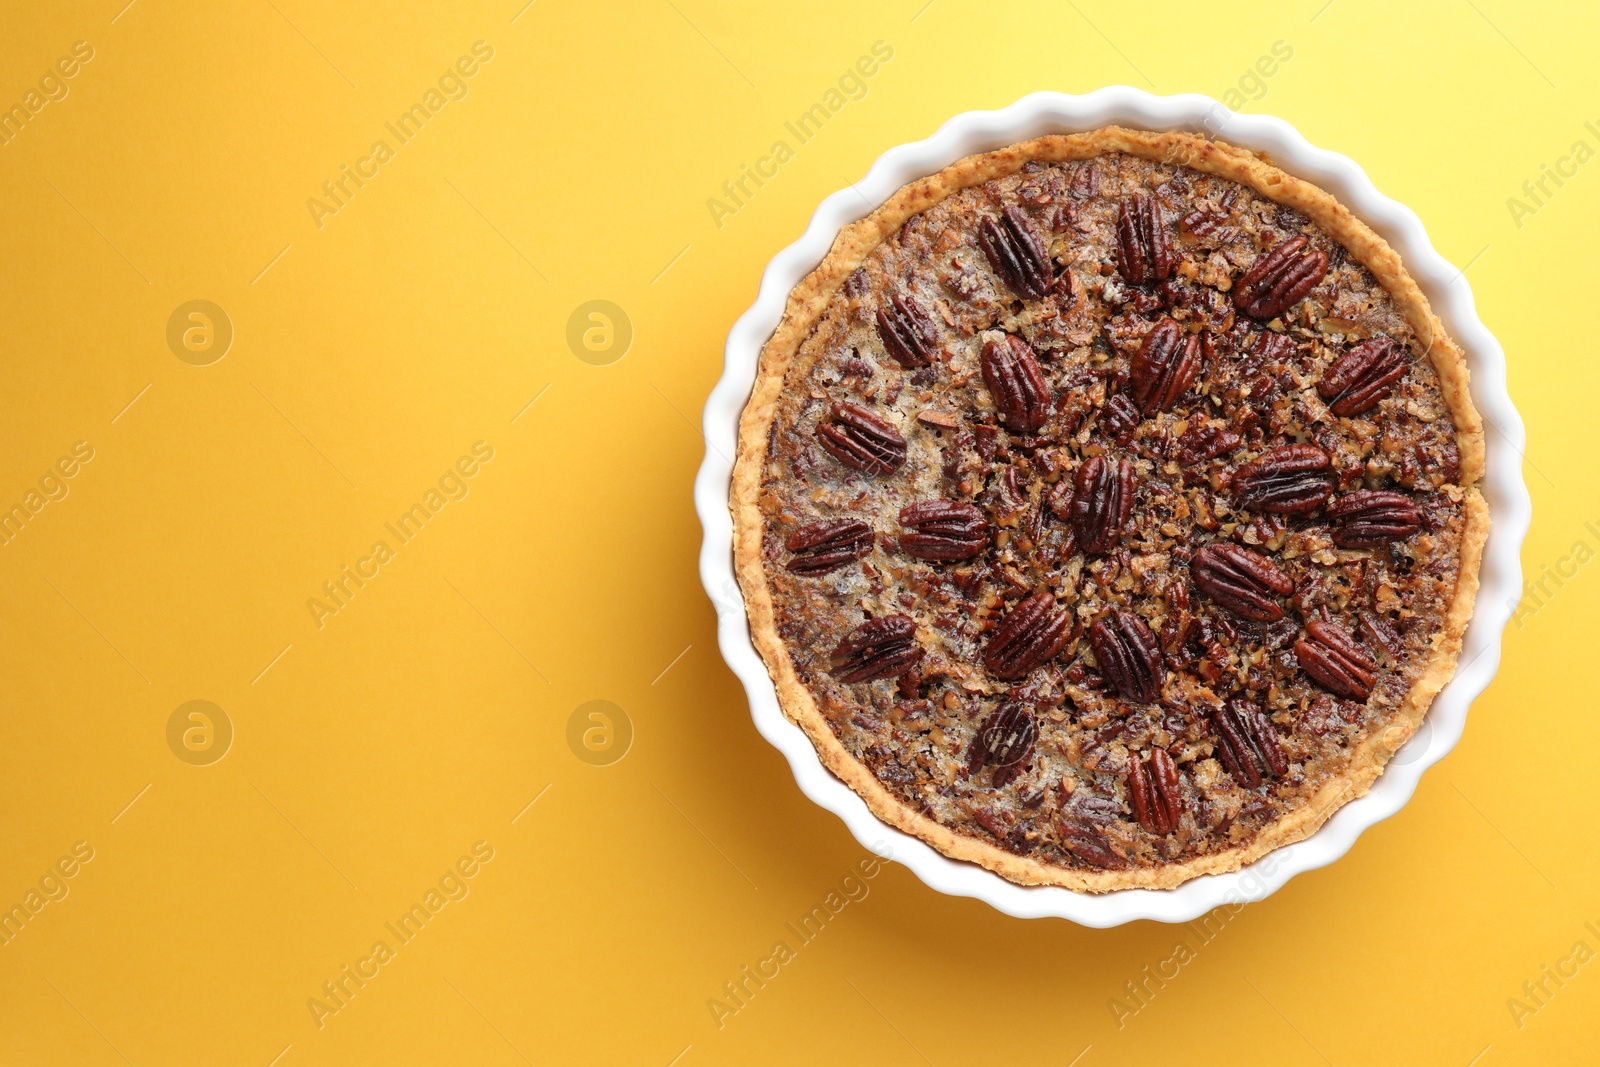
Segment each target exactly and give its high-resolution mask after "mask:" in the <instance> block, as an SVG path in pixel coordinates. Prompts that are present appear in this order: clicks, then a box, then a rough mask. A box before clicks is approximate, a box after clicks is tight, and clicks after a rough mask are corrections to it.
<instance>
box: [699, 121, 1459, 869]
mask: <svg viewBox="0 0 1600 1067" xmlns="http://www.w3.org/2000/svg"><path fill="white" fill-rule="evenodd" d="M1111 153H1121V154H1125V155H1127V156H1131V157H1137V158H1139V159H1144V160H1151V161H1155V162H1159V163H1164V164H1172V165H1177V166H1181V167H1185V168H1188V169H1190V170H1192V171H1197V172H1200V173H1201V174H1206V175H1212V176H1215V177H1217V178H1222V179H1226V180H1228V181H1231V182H1235V183H1238V184H1240V185H1242V186H1245V187H1247V188H1248V189H1250V190H1253V191H1254V192H1255V193H1257V194H1259V195H1260V196H1262V197H1265V198H1267V199H1269V200H1271V201H1274V202H1276V203H1277V204H1280V205H1283V206H1285V207H1287V208H1291V209H1293V210H1294V211H1297V212H1299V213H1300V214H1301V215H1303V216H1305V218H1306V219H1309V220H1310V222H1311V223H1313V224H1315V226H1317V227H1319V228H1320V229H1321V231H1322V232H1323V233H1325V234H1326V235H1327V236H1328V237H1330V238H1331V239H1332V240H1333V241H1335V242H1337V243H1338V244H1339V245H1342V246H1343V247H1344V249H1345V250H1346V252H1347V254H1348V257H1349V259H1350V261H1352V262H1354V263H1356V264H1359V265H1361V266H1362V267H1364V268H1366V270H1367V271H1368V272H1370V274H1371V276H1372V277H1373V278H1375V279H1376V281H1377V282H1378V283H1379V285H1381V286H1382V288H1383V289H1384V290H1386V291H1387V293H1388V295H1389V297H1390V299H1391V300H1392V302H1393V305H1394V307H1395V309H1396V310H1397V311H1398V312H1399V314H1400V315H1402V316H1403V317H1404V319H1405V321H1406V323H1408V324H1409V325H1410V327H1411V328H1412V330H1413V331H1414V332H1415V336H1416V338H1417V339H1418V343H1419V344H1421V345H1423V346H1424V347H1425V351H1426V354H1427V356H1428V358H1429V360H1430V362H1431V364H1432V367H1433V370H1434V372H1435V375H1436V377H1437V382H1438V389H1439V394H1440V396H1441V397H1442V399H1443V401H1444V403H1445V404H1446V405H1447V407H1448V410H1449V413H1450V416H1451V419H1452V421H1453V423H1454V427H1455V439H1456V445H1457V449H1458V453H1459V474H1458V476H1457V477H1456V478H1455V479H1454V484H1455V485H1457V486H1459V487H1460V490H1461V493H1460V500H1459V503H1460V506H1461V515H1462V519H1461V523H1460V539H1459V543H1458V544H1457V546H1456V551H1457V553H1458V567H1457V570H1456V575H1457V577H1456V586H1455V592H1454V596H1453V598H1452V599H1450V600H1449V601H1448V603H1447V605H1445V607H1444V609H1443V610H1442V612H1441V614H1440V618H1439V621H1438V626H1437V629H1436V630H1435V631H1434V632H1433V637H1432V651H1431V654H1430V655H1429V656H1428V657H1427V658H1426V661H1425V663H1423V665H1422V669H1421V670H1420V672H1419V673H1418V674H1417V675H1416V677H1415V678H1414V680H1413V681H1412V683H1411V685H1410V688H1409V690H1408V691H1406V692H1405V694H1404V696H1403V699H1402V700H1401V701H1400V703H1399V706H1398V708H1397V709H1395V711H1394V712H1393V713H1392V715H1391V716H1390V717H1389V718H1388V719H1387V722H1386V726H1385V728H1383V729H1380V730H1373V731H1371V732H1368V733H1366V734H1365V736H1361V737H1359V738H1358V740H1357V741H1356V743H1354V744H1352V745H1351V747H1350V748H1349V749H1348V761H1347V763H1346V764H1345V766H1344V769H1343V773H1342V774H1339V775H1337V776H1335V777H1331V778H1328V779H1327V780H1325V781H1323V782H1322V783H1321V784H1320V786H1319V787H1318V788H1317V789H1316V790H1315V792H1314V793H1312V794H1311V795H1310V796H1308V797H1306V798H1304V801H1303V802H1302V803H1300V804H1299V805H1298V806H1297V807H1294V808H1293V809H1292V810H1288V811H1286V812H1283V813H1281V814H1280V815H1279V816H1278V817H1277V818H1276V819H1275V820H1274V821H1271V822H1269V823H1266V824H1265V825H1263V826H1262V827H1261V828H1260V829H1259V830H1257V831H1256V832H1254V833H1253V834H1252V835H1250V836H1249V837H1248V839H1247V840H1245V841H1243V842H1241V843H1240V844H1238V845H1237V846H1234V847H1228V848H1223V849H1220V850H1216V851H1209V852H1205V853H1203V854H1199V855H1193V856H1187V857H1180V858H1177V859H1174V860H1173V861H1171V862H1162V863H1157V864H1154V865H1144V866H1137V865H1135V866H1126V867H1123V868H1122V869H1100V868H1096V867H1090V866H1083V867H1080V866H1067V865H1062V864H1060V863H1053V862H1043V861H1041V860H1040V859H1037V858H1034V857H1033V856H1030V855H1022V854H1018V853H1017V852H1016V851H1013V850H1008V849H1006V848H1002V847H1000V846H999V845H998V844H996V843H994V842H992V841H990V840H987V839H985V838H984V837H982V836H980V835H977V834H974V833H968V832H963V831H962V830H960V829H956V828H952V827H951V826H949V825H945V824H944V823H943V822H940V821H937V820H936V819H934V818H931V817H930V816H929V815H927V814H925V813H924V811H923V810H919V809H918V808H917V807H916V806H913V805H912V804H911V803H908V802H907V801H906V800H905V799H903V798H902V796H900V795H898V794H896V793H895V792H893V791H891V790H890V789H889V788H887V787H886V786H885V785H884V783H883V782H881V781H880V780H879V779H878V777H877V776H876V775H875V774H874V772H873V771H872V769H871V768H870V767H868V766H867V765H866V764H865V763H864V762H862V761H861V760H860V759H858V758H857V757H856V756H855V755H853V754H852V753H851V752H850V751H849V750H848V749H847V748H846V747H845V745H844V744H843V743H842V742H841V740H840V738H839V736H838V735H837V734H836V733H835V731H834V729H833V727H832V726H831V725H830V722H829V720H828V718H827V716H826V715H825V714H824V713H823V711H822V710H821V709H820V708H819V707H818V704H817V701H816V699H815V698H814V696H813V693H812V692H811V690H810V689H808V687H807V686H806V685H805V684H804V683H803V682H802V680H801V679H800V677H799V675H798V673H797V671H796V668H795V663H794V660H793V657H792V655H791V651H790V649H789V647H788V645H787V644H786V643H785V640H784V638H783V637H782V635H781V634H780V632H779V628H778V624H777V617H776V608H775V603H774V596H773V589H772V585H771V583H770V581H769V578H768V574H767V571H766V562H765V560H764V549H763V545H764V533H765V522H766V519H765V517H764V515H763V512H762V507H761V502H760V497H761V492H762V486H763V480H764V477H765V471H766V466H767V463H766V461H767V458H768V449H769V443H770V441H771V440H772V437H773V433H774V425H773V423H774V419H775V417H776V416H777V414H778V411H779V406H780V402H781V400H782V398H783V394H784V388H785V376H786V373H787V371H788V370H789V368H790V366H791V363H792V361H793V360H794V359H795V357H796V354H797V353H798V352H799V351H800V348H801V346H802V345H803V343H804V342H805V341H806V339H807V338H808V336H810V335H811V333H812V331H813V329H814V328H815V327H816V326H817V324H818V322H819V320H820V319H821V318H822V316H823V315H824V314H825V313H826V311H827V309H828V307H829V305H830V302H831V301H832V300H833V299H834V297H835V295H836V294H837V293H838V292H839V290H840V289H841V287H842V286H844V284H845V282H846V281H847V279H849V278H850V277H851V275H852V274H853V273H854V272H855V271H856V270H857V268H858V267H861V266H862V264H863V263H864V262H865V261H866V260H867V257H868V256H869V255H870V254H871V253H872V252H873V250H874V249H876V248H877V247H878V246H879V245H880V244H881V243H883V242H884V241H886V240H889V239H890V238H892V237H893V236H894V235H895V234H897V233H898V232H900V230H901V229H902V227H903V226H905V224H906V223H907V222H908V220H910V219H912V218H913V217H914V216H916V215H918V214H920V213H923V212H926V211H928V210H929V209H930V208H932V207H934V206H935V205H937V204H939V203H941V202H942V201H944V200H946V199H947V198H949V197H951V196H953V195H955V194H957V193H959V192H960V191H962V190H965V189H969V188H971V187H974V186H980V185H983V184H984V183H986V182H989V181H992V180H995V179H1002V178H1005V177H1007V176H1010V175H1013V174H1016V173H1018V172H1019V171H1022V170H1023V169H1024V167H1026V166H1027V165H1028V164H1029V163H1061V162H1067V161H1081V160H1087V159H1091V158H1094V157H1099V156H1104V155H1107V154H1111ZM1483 469H1484V446H1483V426H1482V422H1481V420H1480V418H1479V415H1478V413H1477V411H1476V409H1475V408H1474V406H1473V404H1472V400H1471V397H1470V394H1469V391H1468V374H1467V368H1466V364H1465V360H1464V358H1463V355H1462V352H1461V350H1460V349H1459V348H1458V347H1457V346H1456V344H1455V343H1454V342H1453V341H1452V340H1451V339H1450V338H1449V337H1448V336H1447V335H1446V333H1445V330H1444V328H1443V325H1442V324H1441V323H1440V321H1439V320H1438V318H1437V317H1436V316H1435V315H1434V314H1433V312H1432V311H1431V309H1430V307H1429V305H1428V301H1427V299H1426V298H1425V297H1424V296H1423V294H1422V292H1421V291H1420V290H1419V288H1418V287H1417V285H1416V283H1415V282H1414V281H1413V279H1412V278H1411V277H1410V275H1409V274H1407V272H1406V270H1405V268H1404V267H1403V266H1402V264H1401V262H1400V258H1399V256H1398V255H1397V254H1396V252H1395V251H1394V250H1393V249H1392V248H1390V246H1389V245H1388V244H1387V243H1386V242H1385V241H1384V240H1383V239H1382V238H1381V237H1379V236H1378V235H1377V234H1376V233H1375V232H1373V231H1372V229H1370V228H1369V227H1368V226H1367V225H1366V224H1365V223H1363V222H1361V221H1360V220H1359V219H1357V218H1355V217H1354V216H1353V215H1352V214H1351V213H1350V212H1349V210H1347V209H1346V208H1345V207H1344V206H1343V205H1342V204H1340V203H1339V202H1338V201H1337V200H1336V199H1335V198H1334V197H1333V196H1331V195H1330V194H1328V193H1327V192H1325V191H1324V190H1322V189H1320V188H1318V187H1317V186H1315V185H1313V184H1311V183H1309V182H1307V181H1304V180H1302V179H1299V178H1296V177H1294V176H1292V175H1290V174H1287V173H1285V172H1283V171H1281V170H1279V169H1278V168H1277V167H1275V166H1273V165H1272V164H1271V163H1270V162H1269V161H1268V160H1266V159H1265V158H1263V157H1261V156H1259V155H1257V154H1255V153H1252V152H1250V151H1247V150H1245V149H1242V148H1239V147H1237V146H1234V145H1230V144H1227V143H1223V142H1220V141H1215V140H1209V139H1206V138H1204V137H1200V136H1196V135H1192V134H1188V133H1182V132H1148V131H1140V130H1132V129H1124V128H1120V127H1115V126H1108V127H1104V128H1102V129H1098V130H1093V131H1089V132H1086V133H1078V134H1067V135H1051V136H1045V137H1040V138H1036V139H1033V140H1028V141H1024V142H1020V143H1017V144H1013V145H1010V146H1008V147H1005V148H1002V149H999V150H997V151H994V152H988V153H984V154H980V155H974V156H969V157H967V158H965V159H961V160H959V161H957V162H956V163H954V164H952V165H951V166H949V167H947V168H945V169H944V170H942V171H940V172H939V173H937V174H934V175H931V176H929V177H926V178H923V179H921V180H918V181H915V182H912V183H911V184H909V185H907V186H905V187H904V188H902V189H900V190H899V191H898V192H897V193H895V194H894V195H893V196H892V197H890V198H889V200H888V201H887V202H886V203H884V204H883V206H881V207H880V208H878V209H877V210H876V211H874V212H872V213H871V214H870V215H868V216H867V217H866V218H863V219H862V220H860V221H859V222H856V223H854V224H851V225H849V226H847V227H845V228H844V229H843V230H842V231H841V232H840V233H839V235H838V237H837V239H836V240H835V241H834V243H833V247H832V249H831V251H830V252H829V254H828V255H827V257H826V258H825V259H824V260H823V261H822V263H821V264H819V265H818V267H817V268H816V269H815V270H814V271H813V272H812V273H811V274H810V275H809V276H807V277H806V278H805V279H804V280H803V281H802V282H801V283H800V284H799V285H798V286H796V287H795V289H794V290H793V292H792V293H791V294H790V296H789V299H788V304H787V307H786V310H785V313H784V317H783V319H782V321H781V323H780V324H779V326H778V328H777V329H776V331H774V333H773V335H772V337H771V339H770V340H769V341H768V342H767V344H766V345H765V347H764V348H763V349H762V352H761V358H760V365H759V370H758V374H757V378H756V381H755V385H754V387H753V390H752V393H751V396H750V399H749V402H748V403H747V405H746V407H745V409H744V412H743V414H742V416H741V419H740V430H739V442H738V456H737V460H736V464H735V468H734V474H733V482H732V489H731V493H730V510H731V511H732V515H733V519H734V562H735V569H736V572H737V575H738V578H739V582H740V585H741V587H742V589H743V592H744V597H745V603H746V607H747V611H748V615H749V621H750V629H751V636H752V640H753V642H754V644H755V647H756V648H757V650H758V651H759V652H760V654H761V656H762V658H763V659H764V661H765V662H766V665H767V668H768V670H769V672H770V673H771V675H772V678H773V682H774V684H775V686H776V688H777V693H778V697H779V702H780V705H781V706H782V708H783V711H784V714H785V715H786V716H787V717H788V718H789V719H790V720H791V721H793V722H795V723H796V724H797V725H799V726H800V727H801V728H802V729H804V730H805V732H806V734H807V736H808V737H809V738H810V740H811V742H812V744H813V745H814V746H815V747H816V749H817V752H818V754H819V756H820V757H821V759H822V762H823V764H824V765H825V766H827V767H828V768H829V770H830V771H832V772H833V773H834V774H835V775H837V776H838V777H839V778H840V779H842V780H843V781H844V782H845V783H846V784H847V785H849V786H850V788H851V789H853V790H854V791H855V792H856V793H857V794H859V795H860V796H861V797H862V798H863V799H864V800H865V801H866V803H867V805H868V806H869V808H870V809H871V810H872V812H873V813H874V814H875V815H876V816H877V817H878V818H879V819H880V820H882V821H883V822H885V823H887V824H889V825H891V826H894V827H895V828H897V829H899V830H902V831H905V832H907V833H910V834H914V835H915V836H917V837H919V838H921V839H922V840H923V841H926V842H927V843H928V844H930V845H932V846H933V847H934V848H936V849H938V850H939V851H940V852H942V853H944V854H945V855H947V856H950V857H952V858H956V859H961V860H967V861H970V862H973V863H977V864H981V865H982V866H983V867H986V868H988V869H989V870H991V871H994V872H996V873H998V874H999V875H1001V876H1002V877H1004V878H1006V879H1008V880H1010V881H1013V882H1016V883H1019V884H1023V885H1056V886H1062V887H1065V888H1068V889H1072V890H1078V891H1086V892H1095V893H1100V892H1110V891H1113V890H1119V889H1126V888H1133V887H1145V888H1170V887H1173V886H1176V885H1179V884H1180V883H1182V882H1184V881H1187V880H1188V879H1190V878H1193V877H1196V876H1198V875H1202V874H1216V873H1222V872H1227V871H1232V870H1236V869H1238V868H1240V867H1242V866H1244V865H1245V864H1248V863H1250V862H1252V861H1254V860H1256V859H1258V858H1259V857H1261V856H1263V855H1265V854H1266V853H1268V852H1270V851H1272V850H1273V849H1276V848H1279V847H1282V846H1284V845H1287V844H1291V843H1293V842H1295V841H1299V840H1302V839H1303V838H1305V837H1308V836H1309V835H1311V834H1312V833H1313V832H1315V831H1316V830H1317V828H1318V827H1320V826H1321V825H1322V824H1323V823H1324V822H1325V821H1326V820H1327V819H1328V818H1329V817H1330V816H1331V815H1332V814H1333V813H1334V812H1335V811H1337V810H1338V809H1339V808H1340V807H1341V806H1342V805H1343V804H1345V803H1347V802H1348V801H1350V800H1352V799H1354V798H1356V797H1358V796H1361V795H1362V794H1364V793H1365V792H1366V791H1367V790H1368V789H1369V788H1370V786H1371V784H1372V782H1373V781H1374V780H1375V779H1376V778H1377V776H1378V774H1379V773H1380V772H1381V771H1382V769H1383V767H1384V765H1385V763H1387V761H1388V760H1389V759H1390V757H1392V756H1393V755H1394V753H1395V752H1396V751H1397V750H1398V749H1399V748H1400V747H1401V746H1402V745H1404V744H1405V742H1406V741H1407V740H1409V739H1410V738H1411V737H1412V735H1413V734H1414V733H1415V732H1416V730H1417V729H1418V727H1419V726H1420V724H1421V722H1422V720H1423V718H1424V716H1425V715H1426V713H1427V710H1428V708H1429V706H1430V704H1431V703H1432V700H1433V698H1434V696H1435V694H1436V693H1438V691H1439V690H1440V688H1441V687H1442V686H1443V685H1444V684H1445V682H1447V681H1448V680H1449V679H1450V677H1451V675H1452V674H1453V673H1454V671H1455V667H1456V662H1457V657H1458V655H1459V652H1460V649H1461V640H1462V635H1463V633H1464V631H1465V629H1466V625H1467V622H1468V620H1469V619H1470V617H1471V614H1472V607H1473V601H1474V597H1475V594H1476V591H1477V586H1478V567H1479V563H1480V560H1481V556H1482V550H1483V544H1484V540H1485V538H1486V536H1487V533H1488V526H1489V518H1488V509H1487V507H1486V505H1485V503H1484V501H1483V498H1482V496H1481V494H1480V492H1479V490H1478V488H1477V483H1478V482H1479V481H1480V479H1481V478H1482V475H1483Z"/></svg>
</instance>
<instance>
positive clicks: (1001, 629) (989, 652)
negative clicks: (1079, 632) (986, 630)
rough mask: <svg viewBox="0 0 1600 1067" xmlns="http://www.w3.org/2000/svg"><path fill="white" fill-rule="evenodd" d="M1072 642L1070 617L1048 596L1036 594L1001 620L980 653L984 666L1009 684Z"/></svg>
mask: <svg viewBox="0 0 1600 1067" xmlns="http://www.w3.org/2000/svg"><path fill="white" fill-rule="evenodd" d="M1071 639H1072V616H1070V615H1069V614H1068V613H1067V612H1065V611H1062V610H1061V609H1060V608H1058V607H1056V598H1055V597H1053V596H1051V595H1050V594H1049V593H1035V594H1034V595H1033V596H1030V597H1029V598H1028V599H1026V600H1024V601H1023V602H1022V603H1020V604H1018V605H1017V606H1016V607H1014V608H1012V609H1011V613H1010V614H1009V615H1007V616H1006V617H1005V618H1004V619H1001V620H1000V625H999V626H996V627H995V629H994V635H993V636H992V637H990V638H989V645H988V647H987V648H985V649H984V651H983V663H984V666H986V667H988V668H989V671H990V673H992V674H993V675H994V676H995V677H997V678H1004V679H1006V680H1008V681H1010V680H1013V679H1017V678H1023V677H1026V676H1027V674H1028V672H1029V671H1031V670H1033V669H1034V668H1035V667H1038V666H1040V665H1042V664H1044V663H1048V662H1049V661H1050V660H1052V659H1054V658H1055V657H1056V656H1057V655H1058V654H1059V653H1060V652H1061V650H1062V649H1063V648H1065V647H1066V645H1067V642H1068V641H1069V640H1071Z"/></svg>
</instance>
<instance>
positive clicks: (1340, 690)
mask: <svg viewBox="0 0 1600 1067" xmlns="http://www.w3.org/2000/svg"><path fill="white" fill-rule="evenodd" d="M1294 654H1295V657H1296V658H1297V659H1299V660H1300V669H1301V670H1303V671H1305V672H1306V673H1307V674H1308V675H1310V676H1311V680H1312V681H1314V682H1318V683H1320V684H1321V685H1322V686H1323V688H1325V689H1327V690H1329V691H1330V692H1332V693H1333V694H1334V695H1336V696H1342V697H1344V698H1345V699H1346V700H1365V699H1367V697H1369V696H1371V695H1372V686H1373V684H1374V683H1376V682H1377V680H1378V664H1377V662H1376V661H1375V660H1374V659H1373V658H1372V654H1371V653H1369V652H1368V651H1367V650H1366V649H1365V648H1362V647H1361V645H1360V643H1359V642H1357V641H1356V639H1355V638H1354V637H1352V636H1350V632H1349V631H1348V630H1346V629H1345V628H1344V627H1343V626H1340V625H1339V624H1338V623H1336V622H1325V621H1323V620H1322V619H1313V620H1312V621H1311V622H1309V623H1307V624H1306V632H1305V634H1304V636H1302V637H1301V638H1300V640H1298V641H1296V642H1295V643H1294Z"/></svg>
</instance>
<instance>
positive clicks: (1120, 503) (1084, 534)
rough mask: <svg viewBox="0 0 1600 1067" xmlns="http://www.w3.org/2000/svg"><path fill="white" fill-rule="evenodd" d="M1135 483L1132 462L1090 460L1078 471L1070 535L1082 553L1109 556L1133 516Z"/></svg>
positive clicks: (1099, 457) (1096, 458) (1073, 497)
mask: <svg viewBox="0 0 1600 1067" xmlns="http://www.w3.org/2000/svg"><path fill="white" fill-rule="evenodd" d="M1136 489H1137V483H1136V482H1135V480H1134V476H1133V462H1132V461H1131V460H1127V459H1107V458H1106V457H1105V456H1090V457H1089V458H1088V459H1086V460H1084V462H1083V466H1081V467H1079V468H1078V476H1077V480H1076V486H1075V489H1074V492H1073V495H1072V532H1073V533H1074V534H1075V535H1077V538H1078V545H1079V547H1081V548H1082V549H1083V550H1084V551H1085V552H1089V553H1094V554H1096V555H1098V554H1101V553H1105V552H1110V551H1111V550H1112V549H1113V548H1115V547H1116V546H1117V540H1118V539H1119V538H1120V537H1121V536H1122V528H1123V527H1124V526H1126V525H1127V524H1128V516H1129V515H1131V514H1132V513H1133V496H1134V492H1135V490H1136Z"/></svg>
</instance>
